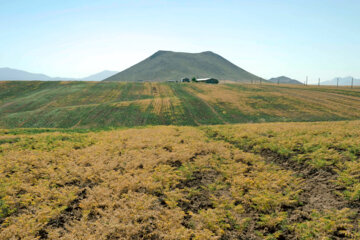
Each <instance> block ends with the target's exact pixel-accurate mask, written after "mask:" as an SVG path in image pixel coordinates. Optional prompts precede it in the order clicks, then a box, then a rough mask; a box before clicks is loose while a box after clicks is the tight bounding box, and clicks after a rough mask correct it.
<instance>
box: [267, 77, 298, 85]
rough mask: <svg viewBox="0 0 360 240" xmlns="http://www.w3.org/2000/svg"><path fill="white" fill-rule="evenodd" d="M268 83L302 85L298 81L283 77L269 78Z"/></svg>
mask: <svg viewBox="0 0 360 240" xmlns="http://www.w3.org/2000/svg"><path fill="white" fill-rule="evenodd" d="M269 81H270V82H273V83H283V84H303V83H302V82H300V81H298V80H295V79H291V78H288V77H285V76H280V77H276V78H270V79H269Z"/></svg>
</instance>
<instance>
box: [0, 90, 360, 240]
mask: <svg viewBox="0 0 360 240" xmlns="http://www.w3.org/2000/svg"><path fill="white" fill-rule="evenodd" d="M160 86H162V87H164V88H166V87H169V86H167V85H164V86H163V85H160ZM204 87H208V86H204ZM209 87H211V86H209ZM232 87H233V86H230V87H229V86H224V89H226V90H228V89H231V88H232ZM270 88H271V87H269V89H270ZM254 89H255V88H254ZM142 91H143V90H142ZM161 91H162V90H160V92H161ZM177 91H181V90H179V89H178V90H177ZM192 91H193V90H191V89H189V90H187V93H188V94H190V93H192ZM229 91H230V90H229ZM284 91H286V90H284ZM303 91H304V94H305V93H306V91H305V90H303ZM331 91H333V90H331ZM174 94H175V95H176V92H175V93H174ZM214 94H215V93H214ZM149 95H150V94H149ZM197 96H198V97H199V98H201V97H204V96H202V95H197ZM331 96H337V95H331ZM346 96H349V97H354V96H353V95H352V93H351V94H349V95H346ZM106 97H109V96H103V98H104V99H105V98H106ZM129 98H131V97H129ZM90 99H91V98H89V100H90ZM344 99H346V98H345V97H344ZM67 101H68V102H70V101H71V100H70V99H68V100H67ZM228 101H229V102H230V99H228ZM344 101H345V100H344ZM334 107H335V106H334ZM157 111H158V110H157ZM359 171H360V121H338V122H312V123H254V124H233V125H230V124H228V125H203V126H195V127H193V126H149V127H146V128H141V129H134V128H133V129H123V130H121V129H120V130H107V131H96V132H93V131H90V130H81V129H38V128H37V129H31V128H28V129H3V130H0V223H1V228H0V238H1V239H33V238H38V239H359V238H360V230H359V227H360V218H359V212H358V209H359V206H360V188H359V186H360V180H359Z"/></svg>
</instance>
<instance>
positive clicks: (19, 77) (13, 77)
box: [0, 68, 118, 81]
mask: <svg viewBox="0 0 360 240" xmlns="http://www.w3.org/2000/svg"><path fill="white" fill-rule="evenodd" d="M116 73H118V72H116V71H108V70H105V71H102V72H99V73H96V74H93V75H90V76H88V77H84V78H68V77H49V76H47V75H45V74H40V73H30V72H26V71H23V70H18V69H12V68H0V81H71V80H74V81H102V80H104V79H106V78H108V77H110V76H112V75H114V74H116Z"/></svg>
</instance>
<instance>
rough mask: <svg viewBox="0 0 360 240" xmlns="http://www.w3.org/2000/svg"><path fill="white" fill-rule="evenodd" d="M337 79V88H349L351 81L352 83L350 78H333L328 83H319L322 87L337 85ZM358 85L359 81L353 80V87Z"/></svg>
mask: <svg viewBox="0 0 360 240" xmlns="http://www.w3.org/2000/svg"><path fill="white" fill-rule="evenodd" d="M337 79H339V86H350V85H351V81H352V77H350V76H349V77H342V78H341V77H339V78H334V79H331V80H328V81H324V82H321V84H322V85H334V86H336V85H337ZM359 85H360V79H356V78H354V86H359Z"/></svg>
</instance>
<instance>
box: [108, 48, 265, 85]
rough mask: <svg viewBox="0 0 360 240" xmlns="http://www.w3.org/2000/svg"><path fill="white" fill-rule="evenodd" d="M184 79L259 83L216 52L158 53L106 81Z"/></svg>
mask: <svg viewBox="0 0 360 240" xmlns="http://www.w3.org/2000/svg"><path fill="white" fill-rule="evenodd" d="M183 77H189V78H191V77H197V78H204V77H214V78H217V79H220V80H232V81H239V82H250V81H251V80H254V81H259V80H260V78H259V77H257V76H255V75H253V74H251V73H249V72H247V71H245V70H243V69H241V68H239V67H238V66H236V65H234V64H232V63H231V62H229V61H228V60H226V59H225V58H223V57H221V56H219V55H217V54H215V53H213V52H201V53H183V52H171V51H158V52H156V53H155V54H153V55H152V56H150V57H149V58H147V59H145V60H143V61H141V62H139V63H138V64H136V65H134V66H132V67H130V68H128V69H126V70H124V71H122V72H120V73H118V74H116V75H114V76H112V77H109V78H107V79H105V81H127V82H134V81H168V80H180V79H181V78H183Z"/></svg>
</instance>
